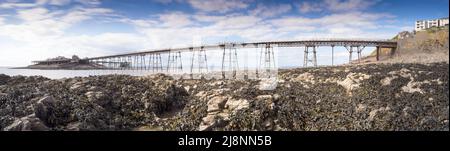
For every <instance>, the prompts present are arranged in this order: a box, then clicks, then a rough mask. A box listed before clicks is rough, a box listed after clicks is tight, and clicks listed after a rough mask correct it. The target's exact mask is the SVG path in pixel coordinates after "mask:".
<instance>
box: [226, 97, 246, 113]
mask: <svg viewBox="0 0 450 151" xmlns="http://www.w3.org/2000/svg"><path fill="white" fill-rule="evenodd" d="M225 108H226V109H228V110H230V111H237V110H241V109H246V108H249V103H248V101H247V100H245V99H239V100H235V99H229V100H228V101H227V103H226V104H225Z"/></svg>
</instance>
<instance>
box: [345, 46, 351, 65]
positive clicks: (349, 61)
mask: <svg viewBox="0 0 450 151" xmlns="http://www.w3.org/2000/svg"><path fill="white" fill-rule="evenodd" d="M345 48H346V49H347V51H348V53H349V56H348V64H351V63H352V54H353V46H350V47H348V46H345Z"/></svg>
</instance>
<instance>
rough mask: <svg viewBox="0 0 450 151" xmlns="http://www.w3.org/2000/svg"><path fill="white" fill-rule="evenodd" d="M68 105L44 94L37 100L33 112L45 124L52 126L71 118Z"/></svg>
mask: <svg viewBox="0 0 450 151" xmlns="http://www.w3.org/2000/svg"><path fill="white" fill-rule="evenodd" d="M70 105H71V104H66V103H64V102H61V101H57V100H55V99H54V98H53V97H51V96H45V97H43V98H42V99H40V100H39V101H37V103H36V108H35V111H34V113H35V115H36V117H37V118H39V119H40V120H42V121H43V122H44V124H45V125H46V126H48V127H53V126H57V125H61V124H65V123H66V122H67V121H70V120H71V114H70V110H71V109H70Z"/></svg>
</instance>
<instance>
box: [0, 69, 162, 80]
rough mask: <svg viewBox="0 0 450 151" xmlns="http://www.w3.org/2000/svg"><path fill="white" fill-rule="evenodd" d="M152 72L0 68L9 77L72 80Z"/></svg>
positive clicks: (0, 71) (138, 74)
mask: <svg viewBox="0 0 450 151" xmlns="http://www.w3.org/2000/svg"><path fill="white" fill-rule="evenodd" d="M152 73H154V72H152V71H142V70H38V69H10V68H6V67H0V74H6V75H9V76H16V75H23V76H44V77H47V78H50V79H61V78H72V77H86V76H94V75H108V74H126V75H133V76H143V75H149V74H152Z"/></svg>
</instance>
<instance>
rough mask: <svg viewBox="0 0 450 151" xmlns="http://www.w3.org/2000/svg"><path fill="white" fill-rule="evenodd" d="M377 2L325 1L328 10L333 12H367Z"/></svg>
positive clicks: (359, 0)
mask: <svg viewBox="0 0 450 151" xmlns="http://www.w3.org/2000/svg"><path fill="white" fill-rule="evenodd" d="M377 2H378V0H373V1H372V0H371V1H368V0H324V3H325V4H326V5H327V8H328V9H329V10H331V11H355V10H365V9H367V8H368V7H370V6H372V5H374V4H376V3H377Z"/></svg>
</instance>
